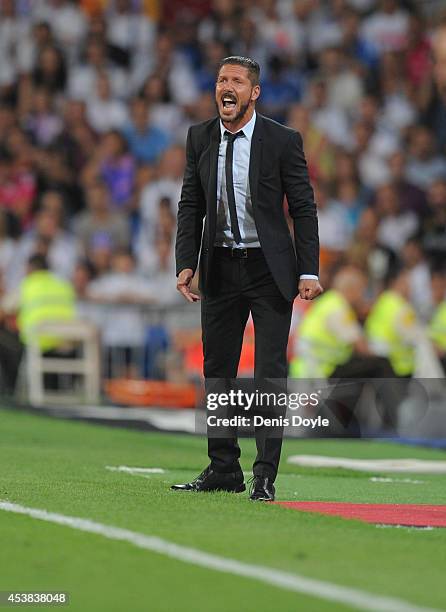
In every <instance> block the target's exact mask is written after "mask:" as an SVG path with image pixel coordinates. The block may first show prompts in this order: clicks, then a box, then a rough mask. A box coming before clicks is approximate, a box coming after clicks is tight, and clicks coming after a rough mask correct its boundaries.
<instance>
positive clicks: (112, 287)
mask: <svg viewBox="0 0 446 612" xmlns="http://www.w3.org/2000/svg"><path fill="white" fill-rule="evenodd" d="M87 292H88V297H89V298H90V299H92V300H94V301H95V302H99V303H105V304H108V307H107V308H106V309H105V311H104V315H103V317H102V322H101V326H100V327H101V330H102V340H103V343H104V345H105V347H106V348H107V350H108V374H109V375H110V374H113V375H114V376H119V375H121V376H124V375H127V376H134V377H135V376H137V375H138V372H137V371H130V370H129V366H130V364H132V363H135V359H134V355H132V352H133V351H135V350H138V349H139V350H140V351H142V347H143V344H144V318H143V315H142V312H141V310H140V309H135V305H143V304H148V303H150V302H151V301H152V295H151V293H150V291H149V289H148V285H147V281H146V280H145V279H144V278H143V277H141V276H140V275H138V274H137V273H136V271H135V261H134V259H133V257H132V255H131V253H130V252H129V251H127V250H125V249H118V250H116V251H115V253H114V255H113V257H112V261H111V270H110V272H109V273H108V274H104V275H103V276H101V277H99V278H98V279H97V280H94V281H92V282H91V283H90V285H89V287H88V290H87ZM141 358H142V354H141Z"/></svg>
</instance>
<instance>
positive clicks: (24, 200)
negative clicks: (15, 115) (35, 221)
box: [0, 145, 36, 228]
mask: <svg viewBox="0 0 446 612" xmlns="http://www.w3.org/2000/svg"><path fill="white" fill-rule="evenodd" d="M19 146H21V145H19ZM25 146H26V145H25ZM35 195H36V181H35V177H34V175H33V174H32V173H31V172H28V171H27V170H26V169H22V168H20V165H19V160H18V159H17V158H14V157H13V155H11V153H9V152H8V150H1V149H0V208H2V209H3V210H9V211H11V213H13V214H14V215H15V216H16V217H17V218H18V219H19V221H20V224H21V226H22V228H26V227H27V226H28V224H29V222H30V220H31V214H32V210H31V207H32V204H33V201H34V198H35Z"/></svg>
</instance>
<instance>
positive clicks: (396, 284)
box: [365, 267, 418, 377]
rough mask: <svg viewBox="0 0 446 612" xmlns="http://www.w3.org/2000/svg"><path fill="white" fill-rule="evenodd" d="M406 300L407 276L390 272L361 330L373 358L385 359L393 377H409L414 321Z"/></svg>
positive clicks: (412, 363)
mask: <svg viewBox="0 0 446 612" xmlns="http://www.w3.org/2000/svg"><path fill="white" fill-rule="evenodd" d="M409 297H410V283H409V274H408V272H407V270H404V269H402V268H398V267H396V268H394V269H393V270H391V271H390V272H389V274H388V276H387V280H386V288H385V290H384V291H383V292H382V293H381V295H380V296H379V297H378V299H377V301H376V302H375V304H374V305H373V307H372V309H371V311H370V313H369V315H368V317H367V320H366V322H365V330H366V334H367V339H368V341H369V344H370V347H371V349H372V351H373V353H374V354H375V355H378V356H381V357H386V358H388V359H389V361H390V363H391V365H392V369H393V371H394V373H395V375H396V376H403V377H408V376H412V374H413V373H414V369H415V346H416V343H417V339H418V335H417V334H418V319H417V316H416V313H415V310H414V309H413V307H412V305H411V304H410V302H409V301H408V300H409Z"/></svg>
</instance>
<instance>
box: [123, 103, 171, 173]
mask: <svg viewBox="0 0 446 612" xmlns="http://www.w3.org/2000/svg"><path fill="white" fill-rule="evenodd" d="M130 116H131V121H130V123H128V124H127V126H126V127H125V128H124V130H123V134H124V136H125V138H126V140H127V142H128V144H129V147H130V150H131V152H132V154H133V155H134V156H135V158H136V159H137V161H139V162H143V163H149V164H154V163H155V162H156V161H157V160H158V158H159V156H160V155H161V154H162V153H163V151H165V149H167V147H168V146H169V137H168V135H167V134H166V133H164V132H163V131H162V130H160V129H159V128H157V127H154V126H152V125H150V122H149V118H150V113H149V109H148V105H147V102H146V101H145V100H144V98H140V97H138V98H134V99H133V100H132V102H131V115H130Z"/></svg>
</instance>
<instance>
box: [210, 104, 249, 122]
mask: <svg viewBox="0 0 446 612" xmlns="http://www.w3.org/2000/svg"><path fill="white" fill-rule="evenodd" d="M215 106H216V107H217V113H218V116H219V117H220V119H221V120H222V121H224V123H237V122H238V121H240V119H243V117H244V116H245V114H246V111H247V110H248V108H249V102H246V103H245V104H242V105H241V106H240V110H239V112H238V113H237V114H236V115H235V117H234V118H233V119H227V118H226V117H222V115H221V114H220V108H219V106H218V102H217V100H216V101H215Z"/></svg>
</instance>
